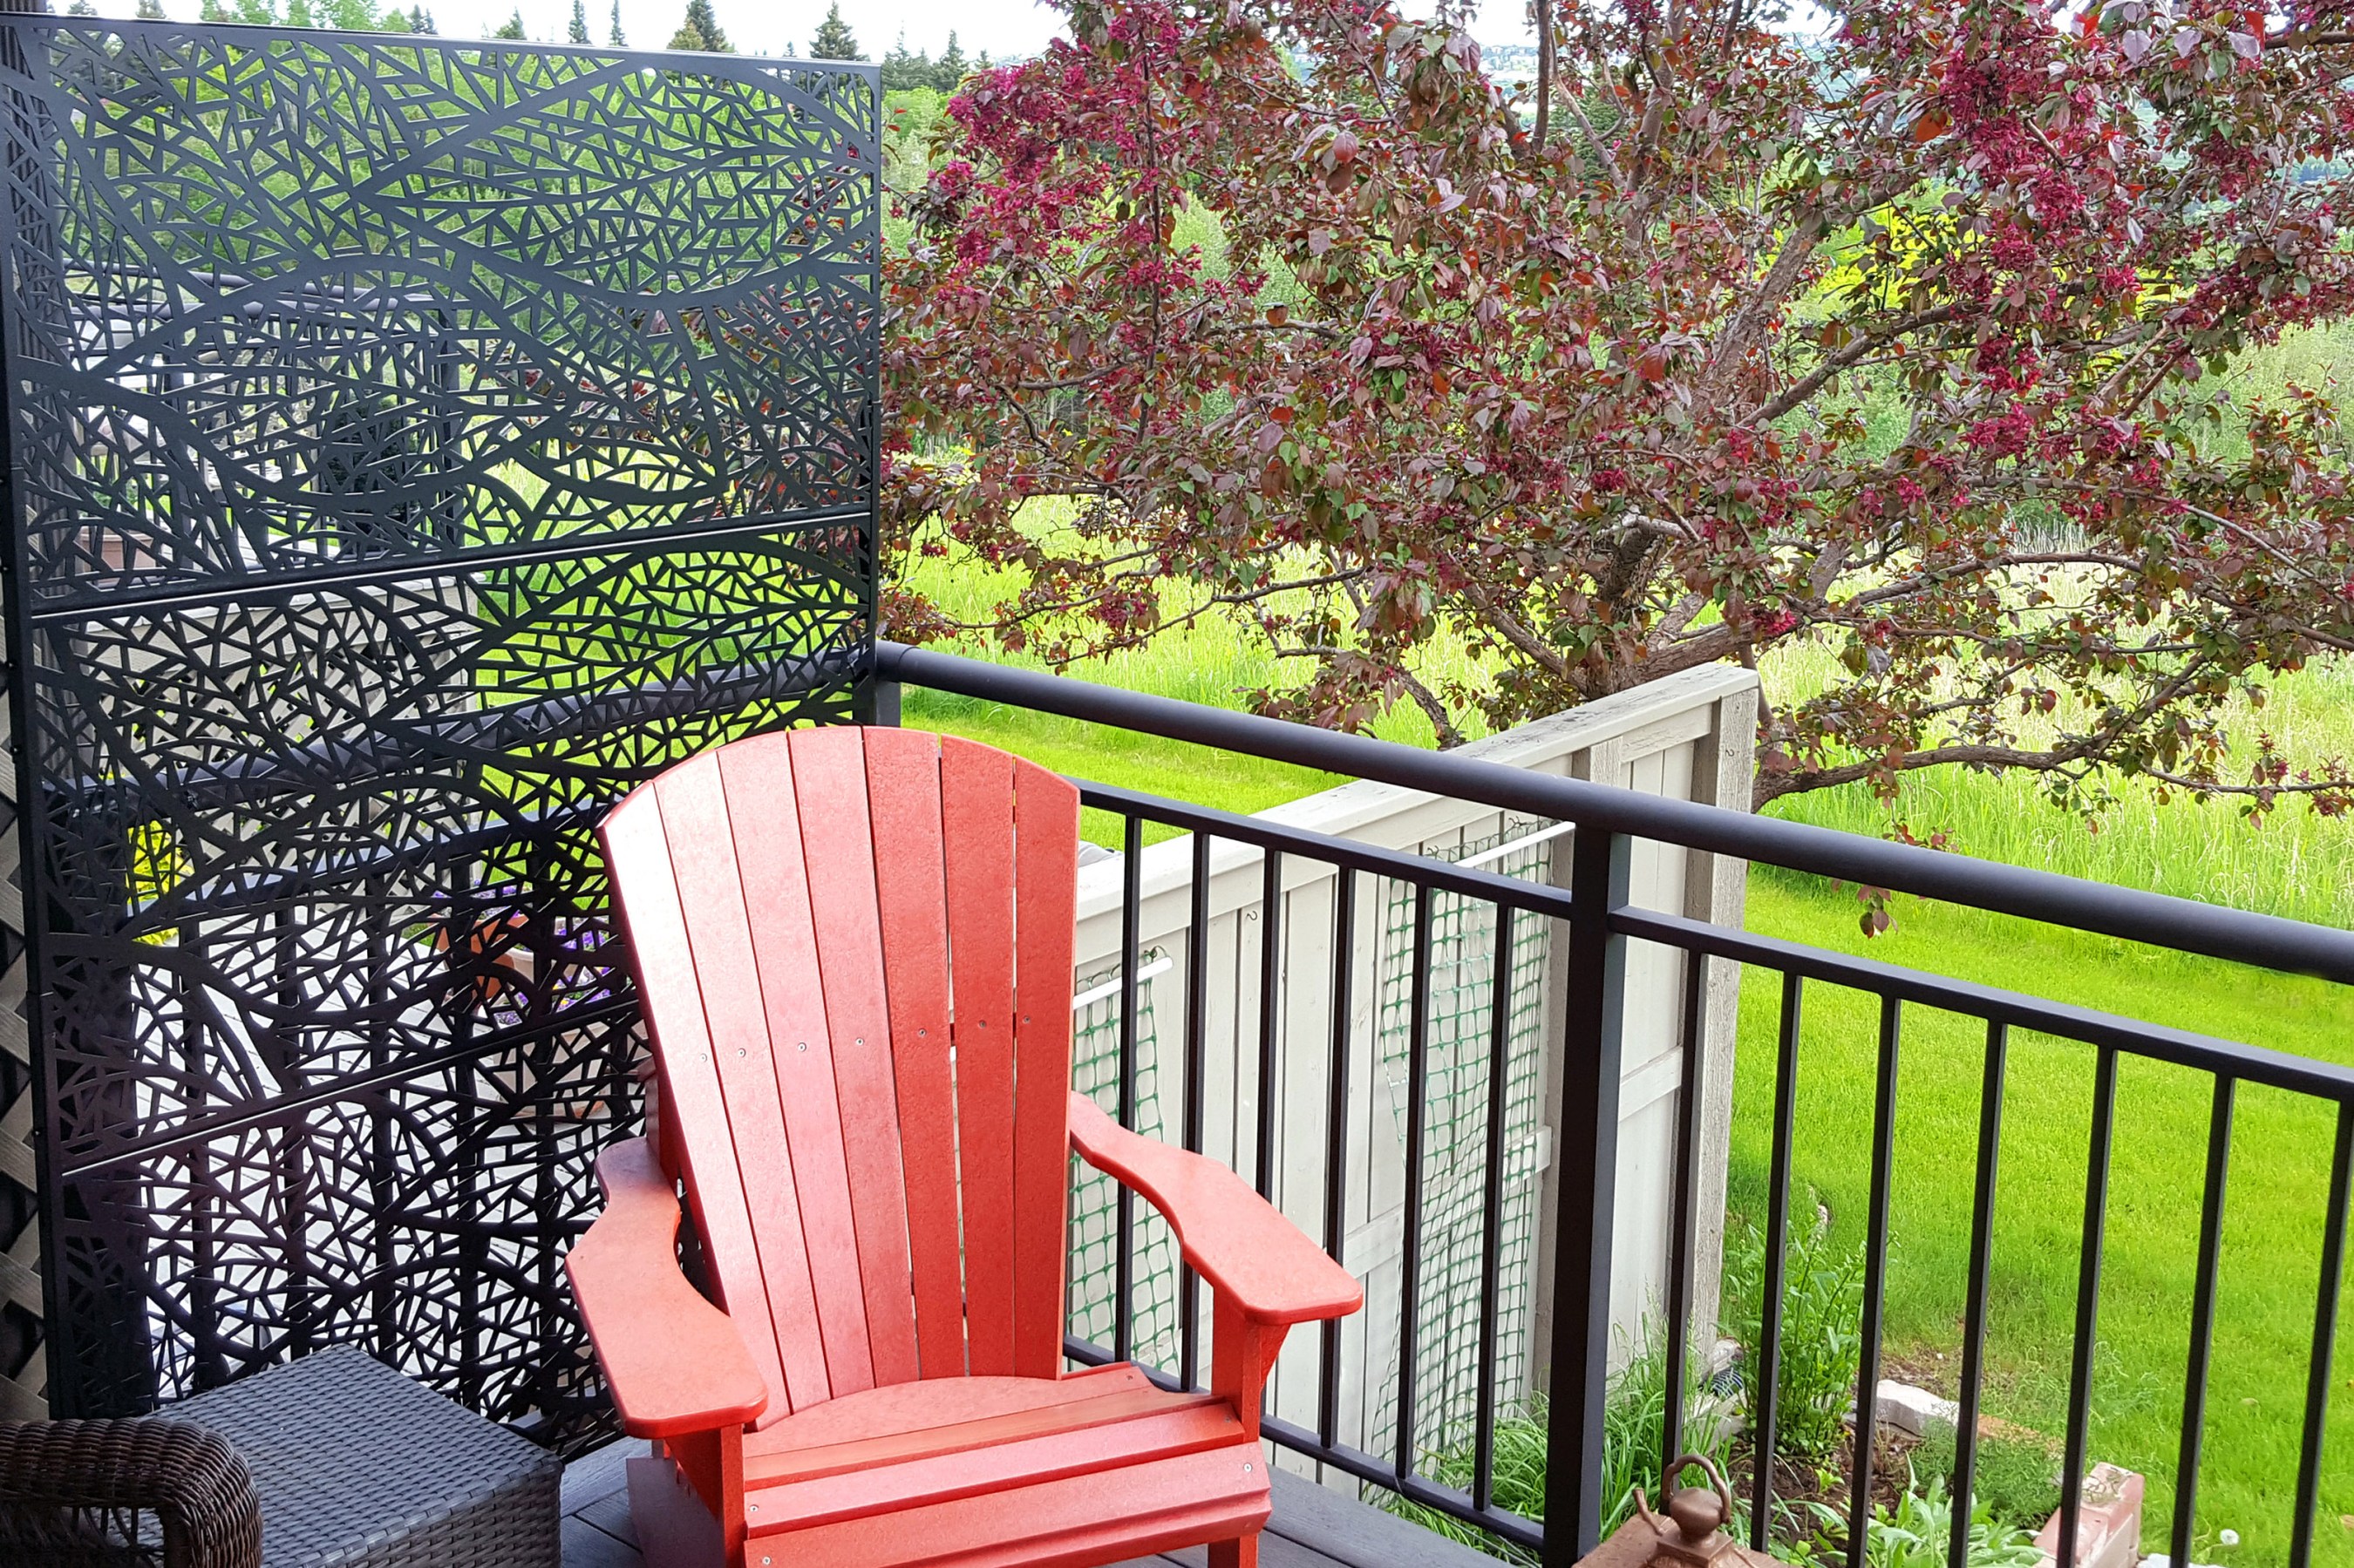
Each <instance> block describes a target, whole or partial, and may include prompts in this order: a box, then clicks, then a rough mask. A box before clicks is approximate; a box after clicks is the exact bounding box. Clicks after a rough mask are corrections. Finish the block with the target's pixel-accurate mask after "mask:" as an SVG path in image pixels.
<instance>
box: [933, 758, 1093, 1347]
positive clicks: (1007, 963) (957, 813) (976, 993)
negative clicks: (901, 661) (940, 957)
mask: <svg viewBox="0 0 2354 1568" xmlns="http://www.w3.org/2000/svg"><path fill="white" fill-rule="evenodd" d="M940 821H941V827H942V830H943V831H944V832H945V833H946V835H947V838H948V842H949V843H951V844H953V845H955V846H956V853H954V854H952V855H950V856H949V861H948V901H949V956H950V964H951V968H950V970H949V973H950V976H951V980H950V988H951V989H950V996H951V1000H952V1001H953V1002H954V1004H955V1007H956V1016H955V1020H954V1022H953V1027H954V1030H955V1038H956V1080H957V1153H958V1162H959V1165H960V1171H959V1172H958V1174H959V1177H960V1192H961V1194H962V1196H963V1200H964V1202H963V1211H964V1312H965V1355H966V1364H967V1366H968V1367H969V1368H970V1371H971V1372H972V1374H973V1375H974V1376H975V1377H1008V1376H1011V1375H1013V758H1011V757H1008V756H1007V755H1006V754H1005V753H1003V752H1002V751H998V750H995V749H993V748H991V747H986V746H976V745H974V744H973V743H972V742H970V741H968V740H960V739H957V738H955V737H954V736H949V737H944V738H943V739H942V740H941V742H940ZM1075 874H1076V873H1075Z"/></svg>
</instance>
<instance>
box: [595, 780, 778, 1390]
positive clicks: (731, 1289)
mask: <svg viewBox="0 0 2354 1568" xmlns="http://www.w3.org/2000/svg"><path fill="white" fill-rule="evenodd" d="M697 760H698V761H704V762H707V768H706V770H707V771H708V773H709V775H710V777H711V779H713V780H714V781H715V784H716V779H717V778H718V767H717V764H716V762H709V761H708V759H704V758H698V759H697ZM688 766H689V767H693V766H694V765H693V764H689V765H688ZM692 793H693V791H692V789H691V788H686V787H682V788H681V789H677V790H675V791H673V795H674V796H675V800H662V799H660V798H659V797H658V796H656V795H655V793H654V792H653V791H652V789H648V790H644V791H641V792H640V793H639V794H638V795H637V796H634V797H633V798H632V803H633V804H635V805H636V807H637V808H638V809H636V810H617V811H615V812H614V813H613V815H612V816H611V817H610V819H608V820H607V821H606V823H605V827H604V832H603V835H602V836H603V840H604V846H605V863H606V866H607V869H608V871H609V872H610V875H611V877H612V881H613V891H614V897H615V900H616V902H617V903H618V905H619V906H620V913H621V917H622V919H623V920H624V921H625V922H626V923H627V925H628V927H629V932H630V948H631V961H632V962H633V963H634V965H635V966H636V969H637V973H638V985H639V990H640V994H641V996H642V1001H643V1005H644V1008H645V1013H646V1022H647V1024H648V1026H649V1027H650V1028H651V1029H652V1032H653V1034H654V1037H655V1038H656V1039H658V1040H662V1041H665V1042H668V1043H669V1049H667V1050H665V1051H664V1052H663V1058H662V1076H663V1120H664V1123H665V1125H666V1127H667V1128H668V1129H669V1130H668V1139H669V1141H670V1142H671V1144H672V1145H673V1149H674V1150H676V1152H677V1154H678V1156H679V1159H680V1160H681V1161H682V1163H683V1164H684V1167H685V1171H686V1178H687V1197H688V1200H689V1202H690V1204H691V1206H692V1208H693V1210H694V1218H695V1229H696V1232H697V1234H700V1235H701V1236H702V1238H703V1244H704V1249H705V1258H706V1260H707V1262H708V1265H709V1270H710V1277H711V1282H712V1286H713V1287H714V1288H715V1289H716V1292H717V1294H718V1297H719V1304H720V1306H722V1307H723V1308H726V1311H727V1314H728V1316H729V1317H731V1318H733V1319H735V1320H736V1323H737V1328H738V1329H739V1330H742V1332H743V1335H744V1340H745V1345H746V1348H747V1349H748V1350H749V1351H751V1353H752V1357H753V1361H754V1362H755V1364H756V1365H758V1367H759V1368H760V1372H761V1375H762V1376H763V1377H765V1378H766V1379H767V1380H768V1382H769V1390H770V1393H771V1394H772V1396H774V1397H776V1398H781V1399H783V1400H785V1401H786V1402H787V1403H790V1401H791V1399H792V1397H793V1394H794V1392H795V1389H796V1386H798V1389H799V1392H800V1394H801V1397H802V1398H803V1399H805V1400H808V1401H810V1402H812V1403H813V1402H815V1401H816V1400H820V1399H822V1398H824V1397H825V1396H824V1393H822V1389H823V1386H824V1363H823V1361H822V1360H819V1361H817V1363H816V1365H815V1367H814V1368H811V1367H810V1366H808V1365H806V1364H804V1365H802V1366H801V1367H799V1368H797V1369H795V1370H796V1372H798V1375H797V1376H792V1377H789V1376H788V1375H787V1372H786V1368H785V1365H784V1358H783V1354H782V1350H783V1348H782V1346H781V1345H780V1344H779V1336H778V1334H777V1332H776V1324H775V1322H774V1320H773V1319H771V1317H770V1312H771V1310H772V1307H773V1308H784V1309H786V1310H787V1311H790V1299H789V1295H788V1291H787V1289H786V1288H785V1287H786V1286H788V1285H789V1283H790V1282H789V1281H770V1280H768V1279H765V1278H763V1277H762V1270H761V1266H760V1250H759V1245H758V1242H757V1241H755V1240H754V1230H755V1227H756V1218H755V1214H754V1213H753V1205H752V1202H750V1201H749V1194H752V1193H760V1194H770V1193H776V1192H781V1193H782V1195H783V1197H784V1200H785V1201H784V1202H782V1203H781V1204H780V1205H779V1204H776V1203H769V1204H768V1205H766V1206H765V1208H764V1212H763V1213H760V1214H759V1216H758V1221H757V1224H758V1225H759V1226H760V1227H761V1228H762V1231H763V1234H765V1235H766V1237H767V1239H768V1241H769V1246H770V1247H771V1249H772V1250H773V1251H774V1252H776V1253H777V1254H779V1255H782V1254H784V1253H786V1252H787V1251H788V1250H789V1249H790V1246H791V1245H792V1243H793V1242H794V1241H795V1240H796V1239H797V1237H798V1233H799V1231H800V1219H799V1217H798V1215H797V1213H795V1212H794V1208H793V1205H792V1203H791V1202H790V1199H791V1194H792V1172H791V1167H790V1164H789V1163H788V1162H787V1159H786V1155H785V1150H784V1148H783V1145H782V1143H781V1141H779V1142H778V1143H777V1144H776V1145H775V1146H774V1147H773V1148H769V1149H760V1150H740V1151H739V1150H738V1149H737V1144H736V1140H735V1139H734V1138H733V1136H732V1135H731V1133H730V1131H729V1127H728V1104H727V1102H728V1099H729V1098H730V1096H729V1095H727V1094H726V1093H725V1092H724V1091H723V1090H722V1087H721V1084H720V1072H719V1066H718V1064H717V1063H716V1062H715V1061H714V1056H715V1055H716V1054H719V1053H717V1052H716V1051H715V1049H714V1041H713V1038H712V1024H711V1022H710V1020H709V1016H708V1010H707V1009H706V1007H705V984H706V980H705V975H704V973H703V969H702V963H701V962H700V961H699V960H701V959H705V958H707V955H698V954H697V953H696V952H695V950H694V948H692V946H691V945H690V943H689V940H688V934H687V923H686V916H685V912H684V907H683V900H684V898H685V897H686V896H688V895H690V894H691V893H692V892H693V891H695V890H697V889H696V886H695V885H696V884H698V883H699V881H700V878H698V877H696V876H695V875H694V874H693V872H692V867H691V865H690V866H689V867H688V868H685V869H686V871H687V874H685V875H682V874H681V873H682V867H681V866H680V865H679V864H678V863H677V861H676V859H675V857H674V856H673V853H672V848H671V842H670V839H671V833H672V831H673V825H672V823H671V822H670V821H666V819H667V818H670V817H672V816H673V815H684V816H688V817H692V816H693V815H694V814H695V813H693V812H692V811H690V810H687V806H686V801H687V800H688V798H689V797H690V796H691V795H692ZM715 799H716V791H715ZM685 825H686V826H687V827H688V829H689V831H688V832H686V833H685V834H684V837H685V838H686V840H687V842H689V843H693V842H696V839H697V837H698V835H695V833H694V832H692V823H691V822H689V823H687V824H685ZM699 836H700V838H701V839H702V840H703V841H704V842H711V841H714V840H716V842H718V843H719V844H720V845H721V846H722V847H723V848H725V846H726V833H725V832H717V833H711V832H706V833H704V834H702V835H699ZM737 907H738V908H739V909H740V908H741V907H742V900H741V898H740V896H739V898H738V899H737ZM743 968H744V969H745V970H746V971H748V970H749V969H750V960H749V955H748V954H747V955H746V956H745V959H744V962H743ZM758 1049H759V1052H760V1056H761V1060H760V1061H759V1062H758V1063H757V1064H752V1065H751V1066H752V1071H751V1072H749V1073H747V1074H739V1075H737V1076H738V1082H737V1083H736V1084H734V1085H733V1086H731V1087H733V1088H734V1089H735V1090H736V1091H737V1093H738V1094H743V1093H746V1092H748V1090H752V1089H755V1088H756V1087H757V1075H758V1071H759V1070H760V1069H764V1068H765V1067H766V1060H765V1059H766V1056H767V1054H768V1047H767V1044H766V1041H765V1038H764V1039H763V1040H762V1041H761V1042H760V1044H759V1046H758ZM747 1077H749V1078H751V1079H752V1080H753V1082H752V1083H750V1084H748V1083H746V1082H744V1081H743V1080H744V1079H745V1078H747ZM771 1081H772V1082H773V1079H772V1080H771ZM770 1097H771V1098H772V1099H773V1097H774V1096H773V1092H772V1093H771V1096H770ZM808 1277H809V1271H808V1269H807V1267H806V1266H804V1267H802V1269H801V1279H802V1282H803V1286H804V1289H806V1284H807V1280H808ZM814 1316H815V1313H814V1311H812V1312H811V1317H812V1318H814Z"/></svg>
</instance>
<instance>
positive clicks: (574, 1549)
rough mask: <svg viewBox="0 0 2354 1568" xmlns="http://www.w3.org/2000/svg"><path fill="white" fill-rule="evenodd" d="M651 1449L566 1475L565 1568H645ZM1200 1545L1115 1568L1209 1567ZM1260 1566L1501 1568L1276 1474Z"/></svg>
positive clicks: (578, 1463)
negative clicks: (632, 1465) (634, 1515)
mask: <svg viewBox="0 0 2354 1568" xmlns="http://www.w3.org/2000/svg"><path fill="white" fill-rule="evenodd" d="M645 1452H646V1445H644V1444H643V1443H637V1442H627V1441H624V1442H619V1443H614V1444H611V1445H610V1446H606V1447H603V1448H600V1449H599V1450H597V1451H596V1452H595V1453H593V1454H588V1455H584V1456H583V1457H580V1458H578V1459H575V1460H574V1461H573V1462H572V1463H571V1464H570V1465H569V1466H567V1467H566V1469H565V1472H564V1568H642V1559H641V1558H640V1557H639V1555H638V1549H637V1534H636V1531H634V1530H632V1529H631V1524H630V1498H629V1492H628V1489H627V1479H626V1477H625V1476H624V1474H623V1471H622V1464H623V1462H624V1461H625V1460H627V1459H629V1458H631V1457H633V1456H636V1455H640V1454H643V1453H645ZM1259 1563H1260V1564H1261V1568H1496V1560H1495V1559H1494V1558H1492V1557H1490V1556H1487V1555H1486V1554H1484V1553H1482V1552H1474V1551H1473V1550H1471V1548H1469V1547H1468V1546H1464V1545H1462V1544H1460V1543H1459V1542H1452V1541H1449V1540H1447V1538H1446V1537H1445V1536H1441V1535H1434V1534H1433V1533H1431V1532H1430V1531H1426V1530H1425V1529H1423V1528H1422V1527H1421V1526H1420V1525H1418V1524H1415V1523H1412V1522H1411V1521H1409V1520H1403V1519H1399V1518H1397V1517H1396V1516H1395V1515H1394V1514H1387V1513H1384V1512H1383V1511H1382V1510H1379V1509H1377V1508H1374V1507H1373V1506H1372V1505H1371V1504H1368V1503H1361V1502H1358V1501H1357V1500H1356V1499H1353V1498H1351V1497H1348V1496H1346V1495H1345V1494H1343V1493H1341V1492H1337V1491H1334V1490H1332V1489H1329V1488H1326V1487H1320V1486H1318V1485H1317V1484H1316V1483H1315V1482H1314V1481H1311V1480H1308V1479H1306V1478H1302V1477H1299V1476H1295V1475H1293V1474H1291V1473H1290V1472H1289V1471H1288V1470H1283V1469H1278V1470H1277V1471H1276V1472H1275V1515H1274V1517H1273V1518H1272V1519H1270V1520H1267V1532H1266V1534H1265V1535H1263V1536H1262V1537H1261V1538H1260V1541H1259ZM1117 1568H1204V1552H1203V1549H1202V1548H1200V1547H1198V1546H1195V1547H1189V1548H1187V1549H1186V1550H1184V1551H1182V1552H1170V1553H1168V1554H1167V1555H1165V1556H1160V1557H1144V1558H1139V1559H1136V1560H1135V1561H1134V1562H1131V1563H1120V1564H1118V1565H1117Z"/></svg>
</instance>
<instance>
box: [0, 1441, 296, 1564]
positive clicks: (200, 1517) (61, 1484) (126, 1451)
mask: <svg viewBox="0 0 2354 1568" xmlns="http://www.w3.org/2000/svg"><path fill="white" fill-rule="evenodd" d="M95 1510H145V1511H149V1512H153V1513H154V1515H155V1516H156V1517H157V1519H158V1520H161V1521H162V1523H163V1527H164V1563H165V1564H166V1568H260V1562H261V1505H260V1501H259V1500H257V1499H256V1498H255V1497H254V1492H253V1478H252V1477H251V1476H249V1474H248V1473H247V1472H246V1468H245V1461H244V1460H243V1459H240V1458H239V1457H238V1454H237V1450H236V1449H234V1448H232V1447H230V1446H229V1445H228V1442H227V1441H226V1440H225V1439H223V1438H221V1437H219V1436H216V1435H215V1434H213V1433H210V1432H207V1431H205V1430H204V1429H203V1428H202V1427H198V1426H191V1425H186V1424H185V1423H183V1422H177V1421H159V1420H154V1419H152V1418H145V1417H143V1418H138V1419H133V1420H124V1421H37V1422H36V1421H27V1422H0V1544H5V1545H7V1546H9V1547H12V1548H14V1549H16V1550H20V1551H23V1552H27V1554H28V1555H27V1561H32V1562H42V1561H48V1560H49V1556H48V1554H49V1553H50V1552H55V1553H57V1554H58V1556H61V1557H65V1556H71V1555H72V1554H73V1553H74V1552H75V1549H76V1548H77V1547H79V1548H80V1549H82V1550H84V1551H88V1550H90V1549H91V1548H92V1547H94V1546H96V1545H97V1544H98V1542H100V1541H101V1540H102V1539H103V1537H104V1532H105V1529H106V1526H105V1524H104V1522H103V1521H102V1520H99V1519H91V1518H89V1517H88V1516H87V1513H88V1511H95Z"/></svg>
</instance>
